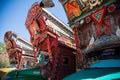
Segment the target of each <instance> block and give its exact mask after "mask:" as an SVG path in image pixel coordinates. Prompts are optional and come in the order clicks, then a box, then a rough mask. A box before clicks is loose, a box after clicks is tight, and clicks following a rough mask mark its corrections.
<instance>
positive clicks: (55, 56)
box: [4, 2, 76, 80]
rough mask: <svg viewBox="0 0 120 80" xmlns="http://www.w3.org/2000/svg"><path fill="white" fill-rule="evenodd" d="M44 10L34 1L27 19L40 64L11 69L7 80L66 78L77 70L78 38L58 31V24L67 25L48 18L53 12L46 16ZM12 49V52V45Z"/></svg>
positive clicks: (31, 40) (54, 79)
mask: <svg viewBox="0 0 120 80" xmlns="http://www.w3.org/2000/svg"><path fill="white" fill-rule="evenodd" d="M43 10H44V9H43V8H41V7H40V4H39V3H38V2H36V3H34V4H33V5H32V6H31V8H30V9H29V11H28V15H27V18H26V22H25V25H26V28H27V30H28V32H29V33H30V42H31V43H32V47H33V51H34V53H33V54H34V58H35V59H36V61H35V63H38V64H36V66H33V68H27V69H21V70H19V69H18V70H14V71H11V72H9V73H7V74H6V75H5V77H4V79H5V80H62V79H63V78H64V77H65V76H68V75H70V74H72V73H74V72H75V71H76V49H75V47H74V46H73V43H74V39H71V38H70V37H69V36H67V34H66V33H63V34H61V33H60V32H58V31H55V30H54V26H55V27H59V26H58V24H60V25H63V24H62V23H61V22H60V21H58V19H56V18H55V20H56V21H54V22H57V23H56V24H54V22H50V21H48V19H49V18H50V15H49V16H45V13H44V11H43ZM53 19H54V17H52V20H53ZM51 23H52V24H51ZM49 24H50V25H49ZM58 29H59V28H58ZM66 30H69V29H68V28H66ZM61 32H62V30H61ZM71 33H72V32H70V34H71ZM65 35H66V36H67V37H66V36H65ZM8 41H9V40H8ZM15 44H16V43H15ZM6 45H7V44H6ZM12 45H13V44H12ZM10 50H11V51H12V49H11V47H10ZM13 54H18V53H13ZM12 57H15V56H12Z"/></svg>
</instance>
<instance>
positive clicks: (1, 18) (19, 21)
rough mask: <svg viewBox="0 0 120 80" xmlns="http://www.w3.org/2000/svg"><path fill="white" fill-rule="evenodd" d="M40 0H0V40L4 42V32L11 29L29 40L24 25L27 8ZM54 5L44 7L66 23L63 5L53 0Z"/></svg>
mask: <svg viewBox="0 0 120 80" xmlns="http://www.w3.org/2000/svg"><path fill="white" fill-rule="evenodd" d="M40 1H41V0H0V42H2V43H4V34H5V33H6V32H7V31H13V32H15V33H16V34H18V35H20V36H22V37H23V38H25V39H26V40H28V41H30V35H29V32H28V30H27V29H26V27H25V21H26V17H27V13H28V10H29V8H30V7H31V6H32V4H33V3H35V2H40ZM53 2H54V4H55V6H54V7H53V8H46V9H47V10H48V11H50V12H51V13H52V14H53V15H55V16H56V17H57V18H59V19H60V20H61V21H62V22H63V23H65V24H66V25H67V23H68V20H67V17H66V14H65V11H64V9H63V6H62V5H61V3H60V2H59V1H58V0H53Z"/></svg>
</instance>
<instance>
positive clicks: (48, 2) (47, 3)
mask: <svg viewBox="0 0 120 80" xmlns="http://www.w3.org/2000/svg"><path fill="white" fill-rule="evenodd" d="M53 6H55V5H54V3H53V0H42V1H41V2H40V7H43V8H50V7H53Z"/></svg>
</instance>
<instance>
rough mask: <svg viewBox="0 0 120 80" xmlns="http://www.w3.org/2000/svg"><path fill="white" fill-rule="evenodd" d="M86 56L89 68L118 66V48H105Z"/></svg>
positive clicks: (119, 56) (119, 65) (119, 53)
mask: <svg viewBox="0 0 120 80" xmlns="http://www.w3.org/2000/svg"><path fill="white" fill-rule="evenodd" d="M86 56H87V57H86V58H87V60H86V63H87V64H89V65H90V67H89V68H93V67H94V68H98V67H99V68H103V67H120V51H119V50H118V49H107V50H103V51H98V52H95V53H91V54H87V55H86Z"/></svg>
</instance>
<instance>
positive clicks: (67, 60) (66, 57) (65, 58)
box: [62, 56, 70, 65]
mask: <svg viewBox="0 0 120 80" xmlns="http://www.w3.org/2000/svg"><path fill="white" fill-rule="evenodd" d="M62 62H63V65H69V63H70V59H69V57H68V56H63V58H62Z"/></svg>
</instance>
